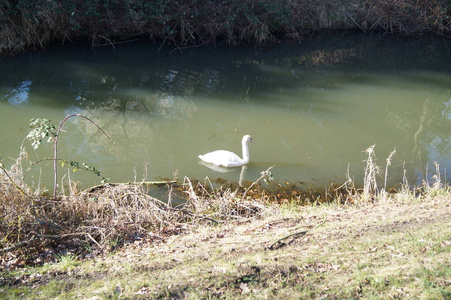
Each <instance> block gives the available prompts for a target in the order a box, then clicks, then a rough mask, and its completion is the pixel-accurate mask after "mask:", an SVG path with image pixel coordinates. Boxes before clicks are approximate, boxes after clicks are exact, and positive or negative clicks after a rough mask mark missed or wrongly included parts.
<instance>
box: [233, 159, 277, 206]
mask: <svg viewBox="0 0 451 300" xmlns="http://www.w3.org/2000/svg"><path fill="white" fill-rule="evenodd" d="M274 167H275V165H274V166H272V167H269V168H268V169H267V170H266V171H263V172H261V173H260V174H261V176H260V178H258V179H257V180H256V181H254V182H252V184H251V185H250V186H249V187H248V188H247V189H246V190H245V191H244V193H243V196H242V197H241V201H244V198H245V197H246V195H247V192H249V191H250V190H251V188H252V187H253V186H254V185H256V184H257V183H259V182H260V180H262V179H264V178H267V177H268V176H270V174H271V173H270V172H269V170H271V169H272V168H274Z"/></svg>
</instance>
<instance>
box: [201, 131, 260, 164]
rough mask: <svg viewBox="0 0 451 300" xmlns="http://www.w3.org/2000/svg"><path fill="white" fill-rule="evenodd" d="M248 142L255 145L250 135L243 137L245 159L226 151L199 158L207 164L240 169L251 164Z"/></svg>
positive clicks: (217, 151) (214, 152)
mask: <svg viewBox="0 0 451 300" xmlns="http://www.w3.org/2000/svg"><path fill="white" fill-rule="evenodd" d="M248 142H251V143H254V140H253V139H252V137H251V136H250V135H245V136H243V140H242V141H241V145H242V147H243V158H241V157H239V156H238V155H236V154H235V153H233V152H230V151H226V150H216V151H213V152H209V153H207V154H204V155H199V158H200V159H201V160H203V161H204V162H206V163H209V164H214V165H218V166H223V167H240V166H242V165H245V164H247V163H248V162H249V147H248Z"/></svg>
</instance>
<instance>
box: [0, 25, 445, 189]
mask: <svg viewBox="0 0 451 300" xmlns="http://www.w3.org/2000/svg"><path fill="white" fill-rule="evenodd" d="M448 44H449V42H448V41H447V40H443V39H432V38H431V39H429V38H425V39H421V40H419V39H403V38H383V39H381V38H379V37H377V36H366V37H363V36H360V35H349V34H343V35H342V34H335V35H333V36H319V37H315V38H313V39H312V40H310V41H306V42H305V43H303V44H300V45H287V44H278V45H273V46H270V47H254V46H243V47H237V48H230V47H222V46H217V47H199V48H189V49H174V48H171V47H168V46H161V45H158V44H150V43H134V44H128V45H118V46H117V47H116V49H112V48H107V47H104V48H96V49H94V50H91V48H90V47H85V46H74V47H64V48H54V49H48V50H45V51H40V52H35V53H29V54H24V55H20V56H16V57H13V58H0V63H1V65H2V70H1V71H0V106H1V109H0V120H1V121H0V125H1V126H3V127H4V126H6V125H8V126H11V125H12V128H13V129H12V130H10V131H7V132H5V133H4V135H3V136H2V137H1V138H0V141H1V146H0V154H1V155H2V156H7V157H14V156H15V155H16V153H17V151H18V150H17V149H18V146H19V145H20V143H21V141H22V139H23V137H24V136H26V129H24V128H26V126H27V125H28V120H29V119H30V118H31V117H45V118H48V119H51V120H53V121H54V122H58V121H60V120H62V119H63V118H64V115H67V114H70V113H81V114H84V115H87V116H88V117H90V118H91V119H93V120H95V121H96V123H98V124H99V126H101V127H102V128H103V129H104V130H106V131H107V132H108V133H109V134H110V135H111V137H112V138H113V140H114V141H115V142H116V144H117V145H118V146H117V147H115V148H112V147H111V146H109V145H108V141H107V140H104V139H102V137H101V134H100V133H99V132H98V131H97V130H96V128H93V127H92V126H90V125H89V124H85V123H84V122H82V121H74V122H71V124H70V126H68V128H67V130H66V132H65V133H64V136H63V138H62V139H61V156H65V158H69V159H73V160H79V161H87V163H88V164H90V165H95V166H98V168H100V169H102V170H103V172H104V173H105V174H106V176H108V177H111V178H112V180H115V181H118V182H124V181H130V180H131V179H132V178H135V177H138V179H139V178H140V176H142V174H140V173H142V171H141V170H142V169H143V167H142V166H143V164H148V167H147V168H148V170H147V172H148V173H149V174H150V175H149V176H154V177H158V176H162V177H169V178H171V177H172V173H174V172H178V173H179V174H180V175H181V176H188V177H190V178H198V179H200V180H201V179H202V178H205V177H209V178H223V179H224V180H226V181H236V182H240V178H241V182H243V181H249V182H253V181H254V180H256V179H257V178H258V177H259V174H260V172H262V171H264V170H266V169H267V168H268V167H270V166H273V165H276V167H275V168H274V170H273V173H274V177H275V180H276V181H278V182H306V183H311V184H313V185H317V186H321V187H322V186H327V185H328V184H329V182H330V181H334V182H342V180H346V179H345V174H346V172H347V171H348V169H349V171H350V172H351V174H353V175H354V176H355V180H356V182H357V183H359V182H361V178H362V172H363V169H364V163H362V161H363V160H365V155H364V153H362V151H364V150H365V149H366V148H368V147H369V146H370V145H373V144H376V145H377V147H376V153H377V154H378V157H379V158H380V160H379V165H380V166H382V167H383V166H385V162H384V160H385V158H386V157H387V156H388V154H389V153H390V152H391V151H392V150H393V149H394V148H396V149H397V154H396V156H395V159H394V161H393V163H392V166H391V167H390V173H389V181H391V182H392V183H393V185H396V184H399V183H400V182H402V180H403V176H404V170H405V169H407V170H409V175H408V176H409V178H408V180H409V182H411V183H412V184H415V183H419V182H421V181H422V180H423V179H425V178H427V177H428V176H432V175H431V174H433V173H434V170H433V169H434V162H436V161H437V162H438V163H440V165H441V166H442V170H445V169H447V170H449V169H451V154H450V153H451V149H450V147H451V146H450V145H451V138H450V135H449V132H451V91H450V89H449V87H450V86H451V73H450V70H451V58H450V57H451V53H450V50H449V47H448ZM4 128H6V127H4ZM8 128H11V127H8ZM18 128H21V129H20V130H19V129H18ZM248 133H250V134H252V136H253V137H254V138H255V139H256V141H257V144H256V145H253V147H252V148H251V163H250V164H249V166H248V168H247V170H246V171H245V174H244V175H242V176H240V171H239V170H233V171H231V172H227V173H222V172H218V170H211V169H208V168H206V167H205V166H202V165H199V164H198V160H197V155H198V154H200V153H205V152H208V151H212V150H215V149H230V150H231V151H234V152H236V153H240V149H239V147H238V146H239V140H240V138H241V136H242V135H243V134H248ZM40 155H43V154H42V153H40ZM40 157H41V158H42V156H40ZM74 176H75V177H76V175H74ZM447 178H449V176H448V177H447ZM43 179H44V180H45V178H43ZM77 180H80V181H82V182H83V184H85V185H90V184H91V182H95V180H97V179H96V178H94V179H90V178H83V177H81V178H80V179H77ZM86 181H87V182H86Z"/></svg>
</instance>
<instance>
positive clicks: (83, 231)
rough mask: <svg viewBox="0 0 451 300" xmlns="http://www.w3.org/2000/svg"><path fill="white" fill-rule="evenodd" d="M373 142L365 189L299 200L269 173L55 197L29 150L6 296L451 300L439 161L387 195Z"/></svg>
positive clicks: (17, 198) (8, 200)
mask: <svg viewBox="0 0 451 300" xmlns="http://www.w3.org/2000/svg"><path fill="white" fill-rule="evenodd" d="M369 150H372V148H371V147H370V148H369V149H368V150H367V153H368V155H369V158H368V160H367V166H366V168H365V176H366V177H365V186H364V187H363V189H361V190H360V189H357V188H356V187H355V186H354V185H353V183H352V181H351V180H350V179H349V181H348V182H346V183H344V184H343V185H341V186H340V187H334V188H331V189H330V190H329V191H327V193H326V194H327V195H324V196H325V197H322V196H321V195H318V196H317V197H312V196H313V195H312V194H310V196H308V195H306V194H303V193H300V192H298V193H292V194H291V195H292V197H288V198H287V197H286V195H280V194H271V193H268V192H267V191H266V190H264V189H261V187H260V184H261V183H262V182H263V180H265V179H268V178H269V175H270V174H269V172H270V171H269V170H267V171H266V172H262V176H261V178H260V179H259V180H257V181H256V182H254V183H251V184H250V185H248V186H246V188H241V189H240V188H238V189H235V188H215V189H212V188H211V187H210V186H209V184H208V182H207V184H198V183H197V184H196V183H194V182H192V181H190V180H189V179H187V178H185V180H184V183H183V185H182V186H181V188H182V190H183V192H184V193H185V194H186V198H187V202H186V204H185V205H184V206H183V207H173V206H171V205H170V202H171V199H170V196H169V198H168V199H167V200H165V201H161V200H158V199H155V198H153V197H152V196H150V195H149V194H148V193H147V192H146V188H145V186H146V185H145V184H144V183H139V184H121V185H111V186H108V185H105V186H100V187H95V188H91V189H89V190H84V191H80V190H77V189H76V186H75V185H72V186H71V188H70V189H69V191H68V194H67V195H66V194H64V193H58V196H57V197H50V196H48V195H46V194H43V193H42V192H39V191H36V190H32V189H30V188H29V187H27V186H26V185H25V184H24V181H23V177H22V176H23V174H24V173H23V171H22V160H23V159H24V157H23V156H25V154H23V155H22V157H21V158H20V159H19V160H18V161H17V163H16V164H15V165H14V166H13V167H12V168H11V169H9V170H7V169H5V168H4V166H3V165H2V164H0V167H1V170H0V171H1V172H0V178H1V181H0V183H1V184H0V189H1V193H0V210H1V215H0V216H1V222H0V231H1V236H2V240H1V250H0V251H1V252H0V298H8V299H18V298H21V299H22V298H33V299H68V298H90V299H103V298H114V299H119V298H126V299H148V298H154V299H155V298H156V299H199V298H228V299H248V298H254V299H267V298H270V299H290V298H299V297H300V298H305V299H309V298H312V299H318V298H329V299H343V298H364V299H380V298H395V299H412V298H421V299H449V298H450V297H451V264H450V260H449V256H450V254H451V240H450V237H451V189H450V186H449V184H448V183H446V182H444V181H443V180H442V178H441V175H440V170H439V166H438V165H437V166H436V167H437V174H436V175H435V176H433V177H432V179H431V180H430V181H429V182H426V181H425V182H424V183H423V184H422V185H421V186H419V187H416V188H414V189H412V188H409V187H408V186H401V188H400V189H399V191H398V192H395V193H387V192H386V191H385V190H384V188H381V187H380V186H378V185H377V182H376V178H377V177H378V176H379V175H380V174H379V173H380V171H378V170H380V168H379V167H378V166H376V165H374V164H373V160H372V159H371V158H372V155H373V154H374V152H372V151H369ZM378 174H379V175H378ZM445 180H446V179H445ZM168 187H169V192H170V191H171V190H172V188H173V187H171V185H169V186H168ZM291 192H293V190H291ZM169 195H170V193H169ZM281 197H282V198H281ZM326 200H327V201H326Z"/></svg>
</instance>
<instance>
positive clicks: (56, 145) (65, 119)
mask: <svg viewBox="0 0 451 300" xmlns="http://www.w3.org/2000/svg"><path fill="white" fill-rule="evenodd" d="M72 117H80V118H83V119H85V120H88V121H89V122H91V123H92V124H94V125H95V126H96V127H97V129H99V130H100V131H101V132H102V133H103V134H104V135H105V136H106V137H107V138H108V140H109V141H110V142H111V143H112V144H113V145H114V146H116V144H115V143H114V142H113V140H112V139H111V138H110V137H109V136H108V134H106V132H105V131H104V130H103V129H102V128H100V126H99V125H97V123H96V122H94V121H93V120H91V119H90V118H88V117H85V116H83V115H81V114H72V115H68V116H66V117H65V118H64V120H63V121H62V122H61V123H60V124H59V126H58V130H57V132H56V134H55V138H54V154H53V159H54V161H53V173H54V181H53V198H55V197H56V190H57V188H58V182H57V180H58V178H57V172H58V169H57V165H56V163H57V161H58V138H59V135H60V132H61V130H62V128H63V125H64V123H66V121H67V120H68V119H70V118H72Z"/></svg>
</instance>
